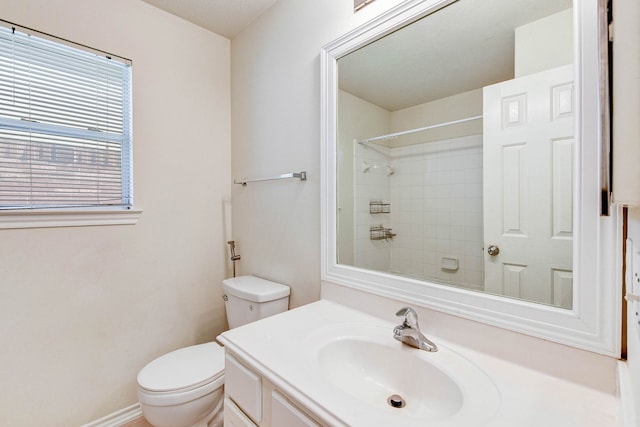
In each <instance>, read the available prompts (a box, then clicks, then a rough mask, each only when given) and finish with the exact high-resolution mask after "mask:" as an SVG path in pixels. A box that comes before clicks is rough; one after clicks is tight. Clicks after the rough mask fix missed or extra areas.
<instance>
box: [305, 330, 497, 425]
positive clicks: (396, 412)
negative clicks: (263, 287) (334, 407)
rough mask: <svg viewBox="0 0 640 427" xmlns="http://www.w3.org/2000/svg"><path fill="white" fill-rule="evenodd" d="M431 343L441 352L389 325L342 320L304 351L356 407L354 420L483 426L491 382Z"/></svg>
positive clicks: (490, 410)
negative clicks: (403, 339)
mask: <svg viewBox="0 0 640 427" xmlns="http://www.w3.org/2000/svg"><path fill="white" fill-rule="evenodd" d="M436 344H438V346H439V347H440V350H439V351H438V352H427V351H424V350H418V349H416V348H413V347H409V346H407V345H404V344H402V343H400V342H398V341H396V340H394V339H393V334H392V330H391V329H389V328H384V327H380V326H378V325H366V324H344V325H334V326H331V327H327V328H323V329H322V330H320V331H317V332H316V333H314V334H312V336H310V337H309V341H308V345H309V347H308V348H307V351H311V352H313V354H314V355H315V357H314V358H313V359H314V360H315V363H317V365H318V366H317V370H316V372H317V373H318V375H319V376H320V377H321V378H322V379H323V380H324V381H326V382H327V383H328V384H329V385H330V387H332V388H333V389H334V393H333V394H334V395H335V396H337V398H338V399H339V400H340V401H341V402H342V403H343V404H346V405H347V406H351V409H353V410H356V411H357V412H359V413H360V415H359V420H358V421H359V422H358V424H357V425H381V426H382V425H403V426H411V425H416V426H417V425H425V423H426V422H428V423H429V425H430V426H460V425H474V426H481V425H483V424H485V423H486V422H487V421H488V420H489V419H490V418H491V417H492V416H493V415H494V414H495V413H496V412H497V410H498V408H499V405H500V396H499V393H498V390H497V389H496V387H495V385H494V384H493V382H492V381H491V380H490V379H489V377H488V376H487V375H486V374H485V373H484V372H483V371H482V370H481V369H480V368H478V367H476V366H475V365H474V364H473V363H472V362H471V361H469V360H468V359H466V358H464V357H462V356H461V355H459V354H458V353H456V352H454V351H453V350H450V349H449V348H447V347H446V346H443V345H441V343H436ZM358 409H359V410H358ZM364 417H368V418H369V419H370V421H366V422H365V418H364ZM360 422H362V424H360ZM368 423H369V424H368ZM371 423H373V424H371Z"/></svg>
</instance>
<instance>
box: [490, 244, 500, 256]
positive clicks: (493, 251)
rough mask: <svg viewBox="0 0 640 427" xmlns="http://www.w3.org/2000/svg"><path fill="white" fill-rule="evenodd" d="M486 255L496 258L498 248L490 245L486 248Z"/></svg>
mask: <svg viewBox="0 0 640 427" xmlns="http://www.w3.org/2000/svg"><path fill="white" fill-rule="evenodd" d="M487 253H488V254H489V255H491V256H496V255H498V254H499V253H500V248H499V247H497V246H496V245H491V246H489V247H488V248H487Z"/></svg>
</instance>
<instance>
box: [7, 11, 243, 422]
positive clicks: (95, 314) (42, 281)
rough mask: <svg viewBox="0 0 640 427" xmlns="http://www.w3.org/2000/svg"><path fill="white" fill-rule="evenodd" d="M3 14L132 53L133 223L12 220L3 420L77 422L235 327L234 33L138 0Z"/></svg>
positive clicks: (125, 399) (113, 406)
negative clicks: (228, 285) (229, 280)
mask: <svg viewBox="0 0 640 427" xmlns="http://www.w3.org/2000/svg"><path fill="white" fill-rule="evenodd" d="M0 10H1V11H2V18H3V19H5V20H9V21H12V22H15V23H17V24H21V25H24V26H27V27H32V28H35V29H38V30H40V31H44V32H47V33H50V34H54V35H57V36H60V37H63V38H66V39H69V40H73V41H76V42H79V43H83V44H86V45H89V46H92V47H95V48H98V49H102V50H106V51H109V52H113V53H114V54H118V55H121V56H124V57H128V58H130V59H132V60H133V96H134V99H133V105H134V107H133V118H134V119H133V129H134V172H135V177H134V178H135V181H134V184H135V196H136V198H135V202H136V206H137V207H138V208H142V209H143V210H144V213H143V214H142V217H141V219H140V221H139V223H138V224H137V225H135V226H106V227H77V228H55V229H54V228H49V229H23V230H3V231H2V232H1V236H0V242H1V244H0V343H1V346H2V351H0V366H1V367H2V368H1V369H0V387H1V389H0V395H1V396H2V397H1V398H0V425H3V426H12V427H22V426H24V427H33V426H61V427H63V426H64V427H68V426H77V425H81V424H83V423H86V422H90V421H92V420H95V419H97V418H100V417H102V416H104V415H107V414H110V413H112V412H113V411H116V410H119V409H122V408H124V407H126V406H128V405H131V404H133V403H135V402H136V401H137V398H136V385H135V384H136V382H135V381H136V375H137V372H138V371H139V370H140V369H141V368H142V367H143V366H144V365H145V364H146V363H147V362H149V361H150V360H152V359H153V358H155V357H157V356H159V355H161V354H163V353H165V352H167V351H169V350H173V349H176V348H178V347H181V346H184V345H188V344H195V343H200V342H205V341H210V340H212V339H214V338H215V336H216V335H217V334H218V333H219V332H221V331H222V330H224V329H225V328H226V322H225V317H224V307H223V303H222V299H221V298H220V295H221V287H220V286H221V285H220V282H221V280H222V279H223V278H224V276H225V275H227V274H228V266H227V265H226V264H225V259H226V258H227V253H226V240H227V239H226V236H225V235H224V219H225V218H223V200H225V199H229V197H230V182H229V178H230V176H231V173H230V83H229V81H230V42H229V40H228V39H225V38H223V37H220V36H218V35H215V34H213V33H210V32H208V31H205V30H203V29H201V28H199V27H196V26H194V25H191V24H189V23H186V22H185V21H182V20H180V19H177V18H175V17H173V16H171V15H168V14H166V13H164V12H161V11H160V10H158V9H155V8H153V7H151V6H149V5H148V4H146V3H143V2H142V1H138V0H92V1H84V0H55V1H53V0H2V1H1V2H0Z"/></svg>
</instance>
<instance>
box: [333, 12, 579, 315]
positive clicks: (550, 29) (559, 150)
mask: <svg viewBox="0 0 640 427" xmlns="http://www.w3.org/2000/svg"><path fill="white" fill-rule="evenodd" d="M436 16H437V19H433V18H434V17H436ZM572 35H573V16H572V2H571V0H496V1H493V2H478V1H473V0H458V1H455V2H453V3H452V4H450V5H448V6H447V7H445V8H443V9H440V10H438V11H437V12H435V13H434V14H432V15H428V16H426V17H424V18H422V19H420V20H418V21H416V22H414V23H412V24H410V25H408V26H406V27H404V28H402V29H400V30H398V31H395V32H393V33H391V34H389V35H387V36H386V37H384V38H381V39H379V40H377V41H375V42H373V43H371V44H369V45H367V46H365V47H363V48H361V49H359V50H356V51H354V52H352V53H350V54H348V55H346V56H343V57H341V58H339V59H338V78H339V80H338V85H339V93H338V115H337V124H338V126H337V153H336V154H337V179H338V181H337V198H338V200H337V204H338V211H337V242H336V243H337V257H338V260H337V261H338V263H339V264H343V265H349V266H355V267H359V268H364V269H369V270H375V271H382V272H386V273H390V274H394V275H401V276H405V277H410V278H414V279H419V280H425V281H428V282H436V283H440V284H446V285H451V286H456V287H463V288H466V289H470V290H476V291H483V292H488V293H493V294H499V295H504V296H508V297H513V298H519V299H523V300H527V301H533V302H538V303H542V304H548V305H553V306H557V307H561V308H567V309H571V308H572V305H573V273H572V271H573V266H572V263H573V256H572V251H573V246H572V245H573V233H574V231H573V230H574V226H573V216H574V212H573V192H574V190H573V188H574V184H573V182H574V178H573V175H574V173H573V172H574V171H573V162H574V160H573V159H574V144H573V136H574V121H573V114H574V109H575V108H574V103H575V101H574V91H573V76H574V67H573V39H572Z"/></svg>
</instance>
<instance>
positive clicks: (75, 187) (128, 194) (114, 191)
mask: <svg viewBox="0 0 640 427" xmlns="http://www.w3.org/2000/svg"><path fill="white" fill-rule="evenodd" d="M131 154H132V153H131V64H130V62H129V61H127V60H120V59H115V58H113V57H111V56H109V55H107V54H104V53H97V52H96V51H91V50H89V49H86V48H79V47H75V46H70V44H69V43H68V42H62V41H55V40H52V39H51V38H48V37H45V36H41V35H40V34H37V33H36V34H33V33H31V32H29V33H27V32H25V31H22V30H20V29H18V28H15V27H12V26H9V27H5V26H2V25H0V209H25V208H28V209H35V208H59V207H98V206H120V207H131V205H132V184H131V179H132V155H131Z"/></svg>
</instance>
